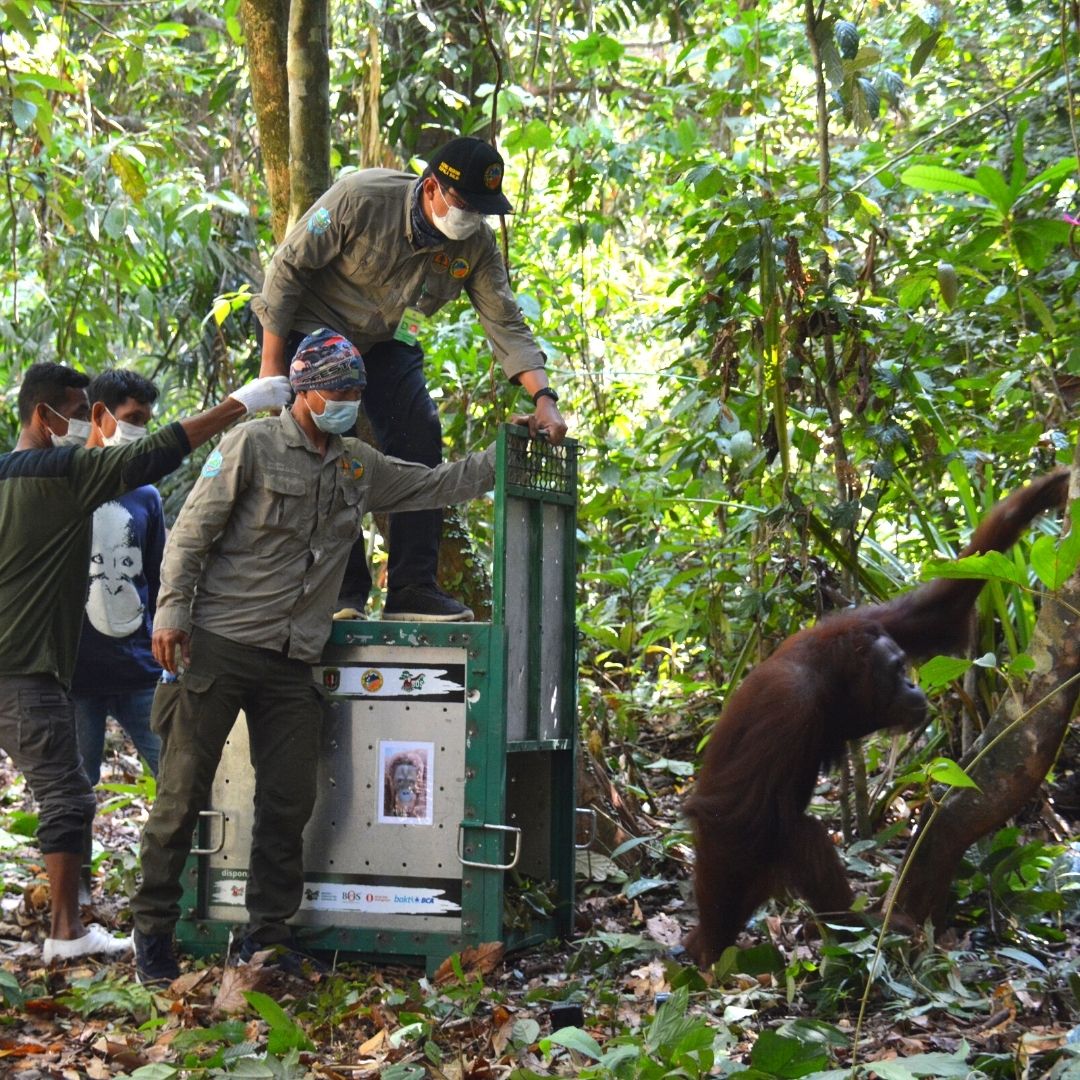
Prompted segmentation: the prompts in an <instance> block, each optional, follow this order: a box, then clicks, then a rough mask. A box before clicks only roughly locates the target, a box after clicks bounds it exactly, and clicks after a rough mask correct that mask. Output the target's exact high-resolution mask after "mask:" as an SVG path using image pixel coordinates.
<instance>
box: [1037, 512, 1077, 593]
mask: <svg viewBox="0 0 1080 1080" xmlns="http://www.w3.org/2000/svg"><path fill="white" fill-rule="evenodd" d="M1069 511H1070V517H1071V519H1072V527H1071V529H1070V530H1069V532H1068V534H1067V535H1066V536H1064V537H1062V539H1061V540H1059V541H1055V540H1054V538H1053V537H1051V536H1040V537H1038V539H1036V541H1035V542H1034V543H1033V544H1032V545H1031V568H1032V570H1034V571H1035V575H1036V576H1037V577H1038V579H1039V580H1040V581H1041V582H1042V583H1043V585H1045V586H1046V587H1047V588H1048V589H1051V590H1054V589H1060V588H1061V586H1062V585H1064V584H1065V582H1066V581H1068V580H1069V578H1071V577H1072V576H1073V574H1074V573H1076V568H1077V566H1078V565H1080V499H1077V500H1076V501H1075V502H1074V503H1073V504H1072V506H1071V507H1070V508H1069Z"/></svg>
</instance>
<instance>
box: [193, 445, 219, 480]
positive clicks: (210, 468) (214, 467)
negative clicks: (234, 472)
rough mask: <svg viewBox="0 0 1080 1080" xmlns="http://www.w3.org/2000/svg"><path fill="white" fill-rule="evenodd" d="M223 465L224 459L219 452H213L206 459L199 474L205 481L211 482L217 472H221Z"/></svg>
mask: <svg viewBox="0 0 1080 1080" xmlns="http://www.w3.org/2000/svg"><path fill="white" fill-rule="evenodd" d="M224 464H225V459H224V458H223V457H222V456H221V451H220V450H215V451H214V452H213V453H212V454H211V455H210V456H209V457H208V458H207V459H206V463H205V464H204V465H203V467H202V472H201V473H200V474H199V475H200V476H202V477H205V478H206V479H207V480H212V479H213V478H214V477H215V476H217V474H218V473H219V472H221V466H222V465H224Z"/></svg>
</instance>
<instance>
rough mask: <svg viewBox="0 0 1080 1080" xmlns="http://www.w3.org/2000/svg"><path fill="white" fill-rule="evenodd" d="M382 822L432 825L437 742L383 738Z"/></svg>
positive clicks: (379, 808) (380, 752) (380, 775)
mask: <svg viewBox="0 0 1080 1080" xmlns="http://www.w3.org/2000/svg"><path fill="white" fill-rule="evenodd" d="M378 761H379V766H378V768H379V781H380V782H379V785H378V789H377V790H378V792H379V794H378V795H377V798H378V801H379V805H378V815H379V824H380V825H431V824H433V822H434V820H435V818H434V814H433V808H432V805H431V804H432V799H431V792H432V791H434V785H435V768H434V761H435V744H434V743H432V742H398V741H394V740H389V739H380V740H379V758H378Z"/></svg>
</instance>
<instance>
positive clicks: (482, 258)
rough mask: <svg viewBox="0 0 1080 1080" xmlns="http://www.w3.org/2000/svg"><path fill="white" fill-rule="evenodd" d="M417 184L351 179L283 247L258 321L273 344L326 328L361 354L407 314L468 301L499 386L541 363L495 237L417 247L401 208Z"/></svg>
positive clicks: (486, 231)
mask: <svg viewBox="0 0 1080 1080" xmlns="http://www.w3.org/2000/svg"><path fill="white" fill-rule="evenodd" d="M418 182H419V181H418V180H417V179H416V177H415V176H412V175H410V174H409V173H401V172H394V171H393V170H391V169H363V170H361V171H359V172H354V173H350V174H349V175H348V176H345V177H343V178H342V179H341V180H339V181H338V182H337V183H336V184H334V186H333V187H332V188H330V190H329V191H327V192H326V193H325V194H324V195H323V196H322V197H321V198H320V199H319V200H317V201H316V202H315V204H314V205H313V206H312V207H311V209H310V210H308V212H307V213H306V214H305V215H304V216H303V217H302V218H301V219H300V220H299V221H298V222H297V223H296V225H295V226H293V228H292V229H291V230H290V232H289V234H288V235H287V236H286V237H285V239H284V240H283V241H282V243H281V245H280V246H279V247H278V249H277V251H276V252H275V253H274V257H273V258H272V259H271V260H270V265H269V266H268V267H267V269H266V280H265V281H264V282H263V287H262V292H261V293H260V294H259V295H258V296H256V297H255V298H254V300H253V301H252V304H251V306H252V308H253V309H254V311H255V314H256V315H257V316H258V317H259V321H260V322H261V323H262V324H263V326H264V327H266V328H267V329H268V330H270V331H271V332H273V333H275V334H277V335H279V336H280V337H288V335H289V334H290V333H291V332H293V331H298V332H300V333H303V334H310V333H312V332H314V331H315V330H318V329H320V328H321V327H324V326H325V327H328V328H330V329H331V330H336V331H337V332H338V333H339V334H344V335H345V336H346V337H347V338H348V339H349V340H350V341H351V342H352V343H353V344H354V345H355V346H356V347H357V348H358V349H359V350H360V352H361V354H363V353H365V352H367V350H368V349H370V348H371V346H372V345H374V344H375V343H376V342H379V341H389V340H390V339H391V338H393V336H394V331H395V330H396V329H397V327H398V323H399V322H400V321H401V316H402V313H403V312H404V310H405V308H406V307H414V308H417V309H418V310H420V311H422V312H423V313H424V314H425V315H432V314H434V313H435V312H436V311H438V310H439V308H441V307H443V306H444V305H446V304H448V303H450V301H451V300H455V299H457V297H458V296H460V295H461V291H462V289H464V290H465V292H466V293H467V294H468V296H469V299H470V300H471V301H472V305H473V307H474V308H475V309H476V313H477V315H478V316H479V319H480V324H481V325H482V326H483V328H484V331H485V333H486V334H487V336H488V338H489V339H490V341H491V345H492V348H493V349H494V351H495V356H496V358H497V359H498V361H499V363H500V364H501V365H502V369H503V371H504V372H505V373H506V377H507V378H508V379H511V378H514V377H515V376H517V375H519V374H520V373H521V372H523V371H531V370H534V369H536V368H542V367H543V366H544V354H543V353H542V352H541V351H540V348H539V347H538V346H537V344H536V341H535V340H534V339H533V336H532V334H531V333H530V332H529V329H528V327H527V326H526V325H525V320H524V318H523V317H522V314H521V308H520V307H518V303H517V300H516V299H515V298H514V294H513V293H512V292H511V291H510V282H509V280H508V278H507V276H506V266H505V264H504V263H503V260H502V255H501V254H500V252H499V249H498V246H497V244H496V242H495V234H494V233H493V232H492V231H491V229H490V228H489V227H488V226H487V225H484V226H483V227H482V228H481V229H478V230H477V231H476V232H475V233H474V234H473V235H472V236H470V237H467V238H466V239H464V240H447V241H445V242H444V243H443V244H441V245H439V246H438V247H425V248H417V247H414V246H413V242H412V223H411V220H410V214H409V209H410V206H411V204H412V197H413V189H414V188H415V187H416V184H417V183H418Z"/></svg>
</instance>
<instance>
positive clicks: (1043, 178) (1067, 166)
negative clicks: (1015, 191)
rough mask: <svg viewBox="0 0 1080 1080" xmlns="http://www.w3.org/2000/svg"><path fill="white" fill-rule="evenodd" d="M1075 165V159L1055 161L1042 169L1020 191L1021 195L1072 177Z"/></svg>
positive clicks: (1068, 158)
mask: <svg viewBox="0 0 1080 1080" xmlns="http://www.w3.org/2000/svg"><path fill="white" fill-rule="evenodd" d="M1076 169H1077V164H1076V158H1075V157H1067V158H1062V160H1061V161H1055V162H1054V164H1053V165H1051V166H1050V167H1049V168H1046V169H1043V171H1042V172H1041V173H1039V174H1038V175H1037V176H1033V177H1032V178H1031V179H1030V180H1029V181H1028V182H1027V183H1026V184H1024V186H1023V187H1022V188H1021V189H1020V191H1021V194H1025V195H1026V194H1027V193H1028V192H1029V191H1034V190H1035V189H1036V188H1038V187H1042V185H1043V184H1050V183H1053V181H1055V180H1061V179H1063V178H1064V177H1066V176H1072V174H1073V173H1075V172H1076Z"/></svg>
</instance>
